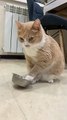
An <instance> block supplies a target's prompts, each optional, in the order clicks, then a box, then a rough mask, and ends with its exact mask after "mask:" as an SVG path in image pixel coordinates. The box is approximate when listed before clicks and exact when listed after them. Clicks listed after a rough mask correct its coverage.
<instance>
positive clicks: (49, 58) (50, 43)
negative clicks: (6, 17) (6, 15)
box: [16, 19, 64, 83]
mask: <svg viewBox="0 0 67 120" xmlns="http://www.w3.org/2000/svg"><path fill="white" fill-rule="evenodd" d="M16 24H17V28H18V37H19V40H20V42H21V43H22V45H23V48H24V54H25V58H26V62H27V67H28V71H29V73H28V74H27V75H26V76H25V79H26V80H31V81H32V83H34V82H36V81H39V80H42V81H48V82H53V80H54V79H56V78H58V77H59V76H60V75H61V73H62V72H63V70H64V58H63V54H62V52H61V50H60V47H59V45H58V43H57V42H56V41H55V40H54V39H53V38H52V37H51V36H49V35H47V34H46V33H45V31H44V29H43V28H42V26H41V24H40V20H39V19H36V20H35V21H31V22H26V23H20V22H16Z"/></svg>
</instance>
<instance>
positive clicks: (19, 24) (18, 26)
mask: <svg viewBox="0 0 67 120" xmlns="http://www.w3.org/2000/svg"><path fill="white" fill-rule="evenodd" d="M16 26H17V28H18V29H21V27H22V24H21V23H20V22H18V21H16Z"/></svg>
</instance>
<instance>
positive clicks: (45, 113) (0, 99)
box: [0, 60, 67, 120]
mask: <svg viewBox="0 0 67 120" xmlns="http://www.w3.org/2000/svg"><path fill="white" fill-rule="evenodd" d="M26 71H27V70H26V65H25V62H24V61H21V60H1V61H0V120H67V70H65V71H64V74H63V76H62V78H61V81H59V82H58V81H57V82H55V83H53V84H48V83H37V84H35V85H33V86H30V87H29V88H27V89H22V88H15V87H14V86H13V83H12V81H11V80H12V73H13V72H14V73H18V74H20V75H22V74H25V73H26Z"/></svg>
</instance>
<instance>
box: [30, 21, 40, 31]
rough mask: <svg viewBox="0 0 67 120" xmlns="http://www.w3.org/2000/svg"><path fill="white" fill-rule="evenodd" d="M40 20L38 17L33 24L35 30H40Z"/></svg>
mask: <svg viewBox="0 0 67 120" xmlns="http://www.w3.org/2000/svg"><path fill="white" fill-rule="evenodd" d="M40 24H41V23H40V20H39V19H36V20H35V21H34V23H33V26H32V28H33V29H35V30H40Z"/></svg>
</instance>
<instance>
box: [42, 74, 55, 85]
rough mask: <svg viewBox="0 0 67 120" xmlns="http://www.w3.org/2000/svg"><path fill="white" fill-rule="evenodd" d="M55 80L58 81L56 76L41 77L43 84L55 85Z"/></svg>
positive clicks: (44, 75) (46, 75)
mask: <svg viewBox="0 0 67 120" xmlns="http://www.w3.org/2000/svg"><path fill="white" fill-rule="evenodd" d="M54 79H56V76H55V75H49V74H43V75H42V77H41V81H43V82H48V83H53V82H54Z"/></svg>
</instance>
